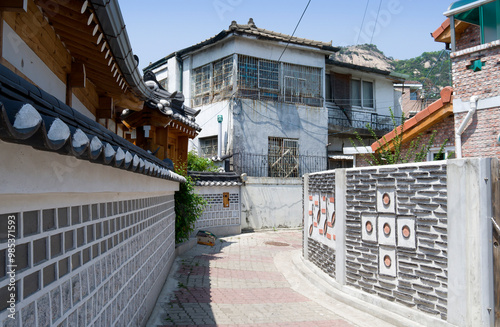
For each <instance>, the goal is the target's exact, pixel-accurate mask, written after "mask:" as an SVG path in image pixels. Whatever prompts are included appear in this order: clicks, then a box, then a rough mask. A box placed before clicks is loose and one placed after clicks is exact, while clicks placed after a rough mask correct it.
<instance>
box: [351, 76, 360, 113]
mask: <svg viewBox="0 0 500 327" xmlns="http://www.w3.org/2000/svg"><path fill="white" fill-rule="evenodd" d="M351 103H352V105H353V106H359V107H361V81H359V80H355V79H353V80H351Z"/></svg>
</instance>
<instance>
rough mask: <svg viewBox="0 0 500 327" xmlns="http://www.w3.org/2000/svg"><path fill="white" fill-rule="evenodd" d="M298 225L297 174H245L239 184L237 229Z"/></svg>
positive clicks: (299, 185)
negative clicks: (238, 224)
mask: <svg viewBox="0 0 500 327" xmlns="http://www.w3.org/2000/svg"><path fill="white" fill-rule="evenodd" d="M300 226H302V180H301V179H300V178H288V179H283V178H267V177H248V180H247V181H246V182H245V185H243V186H242V187H241V229H242V230H258V229H264V228H282V227H292V228H293V227H300Z"/></svg>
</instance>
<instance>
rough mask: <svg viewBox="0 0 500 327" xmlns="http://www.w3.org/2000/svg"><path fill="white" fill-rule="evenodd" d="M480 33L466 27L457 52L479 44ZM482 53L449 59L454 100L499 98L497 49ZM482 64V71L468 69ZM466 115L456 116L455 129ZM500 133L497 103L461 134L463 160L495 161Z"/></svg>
mask: <svg viewBox="0 0 500 327" xmlns="http://www.w3.org/2000/svg"><path fill="white" fill-rule="evenodd" d="M479 33H480V30H479V27H477V26H470V27H468V28H467V29H466V30H465V31H464V33H463V34H462V35H461V36H460V38H459V39H457V51H459V50H464V49H468V48H471V47H474V46H477V45H479V44H480V35H479ZM482 47H484V49H482V50H478V51H472V52H471V53H466V54H459V55H458V56H457V55H456V54H454V55H452V74H453V88H454V91H455V92H454V98H455V99H461V100H462V101H463V102H467V103H468V102H469V100H470V97H471V96H473V95H477V96H479V99H487V98H491V97H496V96H500V87H499V84H500V65H499V62H500V46H498V45H493V44H492V43H489V44H485V45H483V46H482ZM477 59H479V60H481V62H483V67H482V70H481V71H477V72H474V71H472V70H471V69H469V68H467V66H469V65H470V64H471V63H472V62H473V61H474V60H477ZM465 115H466V112H464V113H457V114H455V126H456V127H457V128H458V126H460V124H461V123H462V121H463V119H464V117H465ZM499 133H500V103H499V104H498V105H496V106H495V107H494V108H488V109H480V110H478V111H477V112H476V114H475V115H474V116H473V119H472V120H471V122H470V123H469V126H467V128H466V130H465V131H464V133H463V134H462V156H463V157H498V158H500V146H499V145H498V144H496V140H497V137H498V134H499Z"/></svg>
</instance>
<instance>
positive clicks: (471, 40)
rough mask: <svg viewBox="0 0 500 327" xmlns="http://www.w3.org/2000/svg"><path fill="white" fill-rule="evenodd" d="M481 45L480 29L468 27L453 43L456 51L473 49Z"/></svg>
mask: <svg viewBox="0 0 500 327" xmlns="http://www.w3.org/2000/svg"><path fill="white" fill-rule="evenodd" d="M480 44H481V28H480V27H479V26H477V25H470V26H469V27H467V28H466V29H465V31H464V32H463V33H462V34H461V35H460V37H458V38H457V39H456V41H455V47H456V51H460V50H463V49H467V48H472V47H475V46H476V45H480Z"/></svg>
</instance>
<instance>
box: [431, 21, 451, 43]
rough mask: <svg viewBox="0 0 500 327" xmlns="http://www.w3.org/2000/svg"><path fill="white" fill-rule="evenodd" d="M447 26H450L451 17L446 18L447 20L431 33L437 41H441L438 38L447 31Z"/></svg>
mask: <svg viewBox="0 0 500 327" xmlns="http://www.w3.org/2000/svg"><path fill="white" fill-rule="evenodd" d="M447 28H450V19H449V18H446V20H445V21H444V22H443V23H442V24H441V26H439V27H438V28H437V29H436V30H435V31H434V32H433V33H431V35H432V37H433V38H434V40H435V41H436V42H439V41H438V40H437V39H438V38H439V37H440V36H441V35H442V34H443V33H444V32H445V31H446V29H447Z"/></svg>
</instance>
